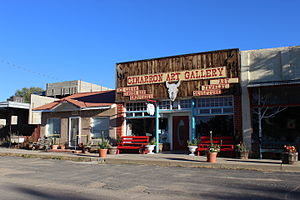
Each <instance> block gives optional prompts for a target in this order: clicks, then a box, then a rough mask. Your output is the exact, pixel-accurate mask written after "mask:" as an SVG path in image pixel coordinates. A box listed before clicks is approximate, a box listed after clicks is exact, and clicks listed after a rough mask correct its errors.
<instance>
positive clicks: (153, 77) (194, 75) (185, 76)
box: [127, 67, 227, 85]
mask: <svg viewBox="0 0 300 200" xmlns="http://www.w3.org/2000/svg"><path fill="white" fill-rule="evenodd" d="M226 75H227V73H226V67H216V68H207V69H196V70H188V71H181V72H168V73H158V74H149V75H137V76H129V77H127V85H145V84H155V83H163V82H172V81H178V80H181V81H190V80H201V79H213V78H226Z"/></svg>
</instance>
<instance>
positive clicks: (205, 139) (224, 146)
mask: <svg viewBox="0 0 300 200" xmlns="http://www.w3.org/2000/svg"><path fill="white" fill-rule="evenodd" d="M212 139H213V143H214V145H220V151H229V152H231V155H232V154H233V152H234V147H235V142H234V138H233V136H219V137H212ZM209 146H210V138H209V136H201V137H200V143H199V144H198V148H197V150H196V151H197V152H198V156H200V152H201V151H207V150H208V147H209Z"/></svg>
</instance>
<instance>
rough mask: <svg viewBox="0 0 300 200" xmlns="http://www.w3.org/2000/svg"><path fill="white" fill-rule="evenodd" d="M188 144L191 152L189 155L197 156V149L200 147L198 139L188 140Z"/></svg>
mask: <svg viewBox="0 0 300 200" xmlns="http://www.w3.org/2000/svg"><path fill="white" fill-rule="evenodd" d="M187 144H188V148H189V151H190V152H191V153H190V154H189V155H190V156H195V151H196V149H197V148H198V144H199V141H198V139H197V138H195V139H193V140H192V141H190V140H188V141H187Z"/></svg>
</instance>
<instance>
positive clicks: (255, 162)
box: [0, 148, 300, 173]
mask: <svg viewBox="0 0 300 200" xmlns="http://www.w3.org/2000/svg"><path fill="white" fill-rule="evenodd" d="M0 156H18V157H24V158H42V159H58V160H71V161H79V162H89V161H96V162H99V163H101V164H139V165H158V166H163V167H188V168H218V169H234V170H254V171H282V172H298V173H300V164H299V162H298V163H297V164H295V165H283V164H281V161H280V160H267V159H249V160H240V159H235V158H222V157H218V159H217V163H208V162H206V157H204V156H189V155H184V154H171V153H169V154H161V153H160V154H152V155H149V154H119V155H109V154H108V155H107V158H105V159H102V158H99V156H98V154H95V153H87V154H81V153H77V154H75V153H65V152H64V153H62V152H44V151H32V150H23V149H8V148H0Z"/></svg>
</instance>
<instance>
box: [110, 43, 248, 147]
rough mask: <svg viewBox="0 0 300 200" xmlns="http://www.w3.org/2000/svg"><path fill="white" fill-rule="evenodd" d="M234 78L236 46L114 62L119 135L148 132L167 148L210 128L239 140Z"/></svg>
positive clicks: (239, 117)
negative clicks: (233, 47)
mask: <svg viewBox="0 0 300 200" xmlns="http://www.w3.org/2000/svg"><path fill="white" fill-rule="evenodd" d="M239 80H240V51H239V49H228V50H220V51H211V52H202V53H195V54H185V55H177V56H170V57H163V58H154V59H147V60H139V61H132V62H123V63H117V65H116V85H117V90H116V101H117V103H118V108H117V112H118V114H117V115H118V116H117V117H118V119H119V124H118V125H119V127H120V128H119V129H118V130H117V132H118V135H149V136H151V137H155V138H156V141H157V142H159V143H163V144H164V147H165V149H170V150H186V149H187V140H191V139H193V138H195V137H196V138H199V137H200V136H205V135H209V132H210V131H212V132H213V135H214V136H227V135H228V136H234V137H235V140H236V142H239V141H241V140H242V114H241V92H240V91H241V90H240V84H239Z"/></svg>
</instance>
